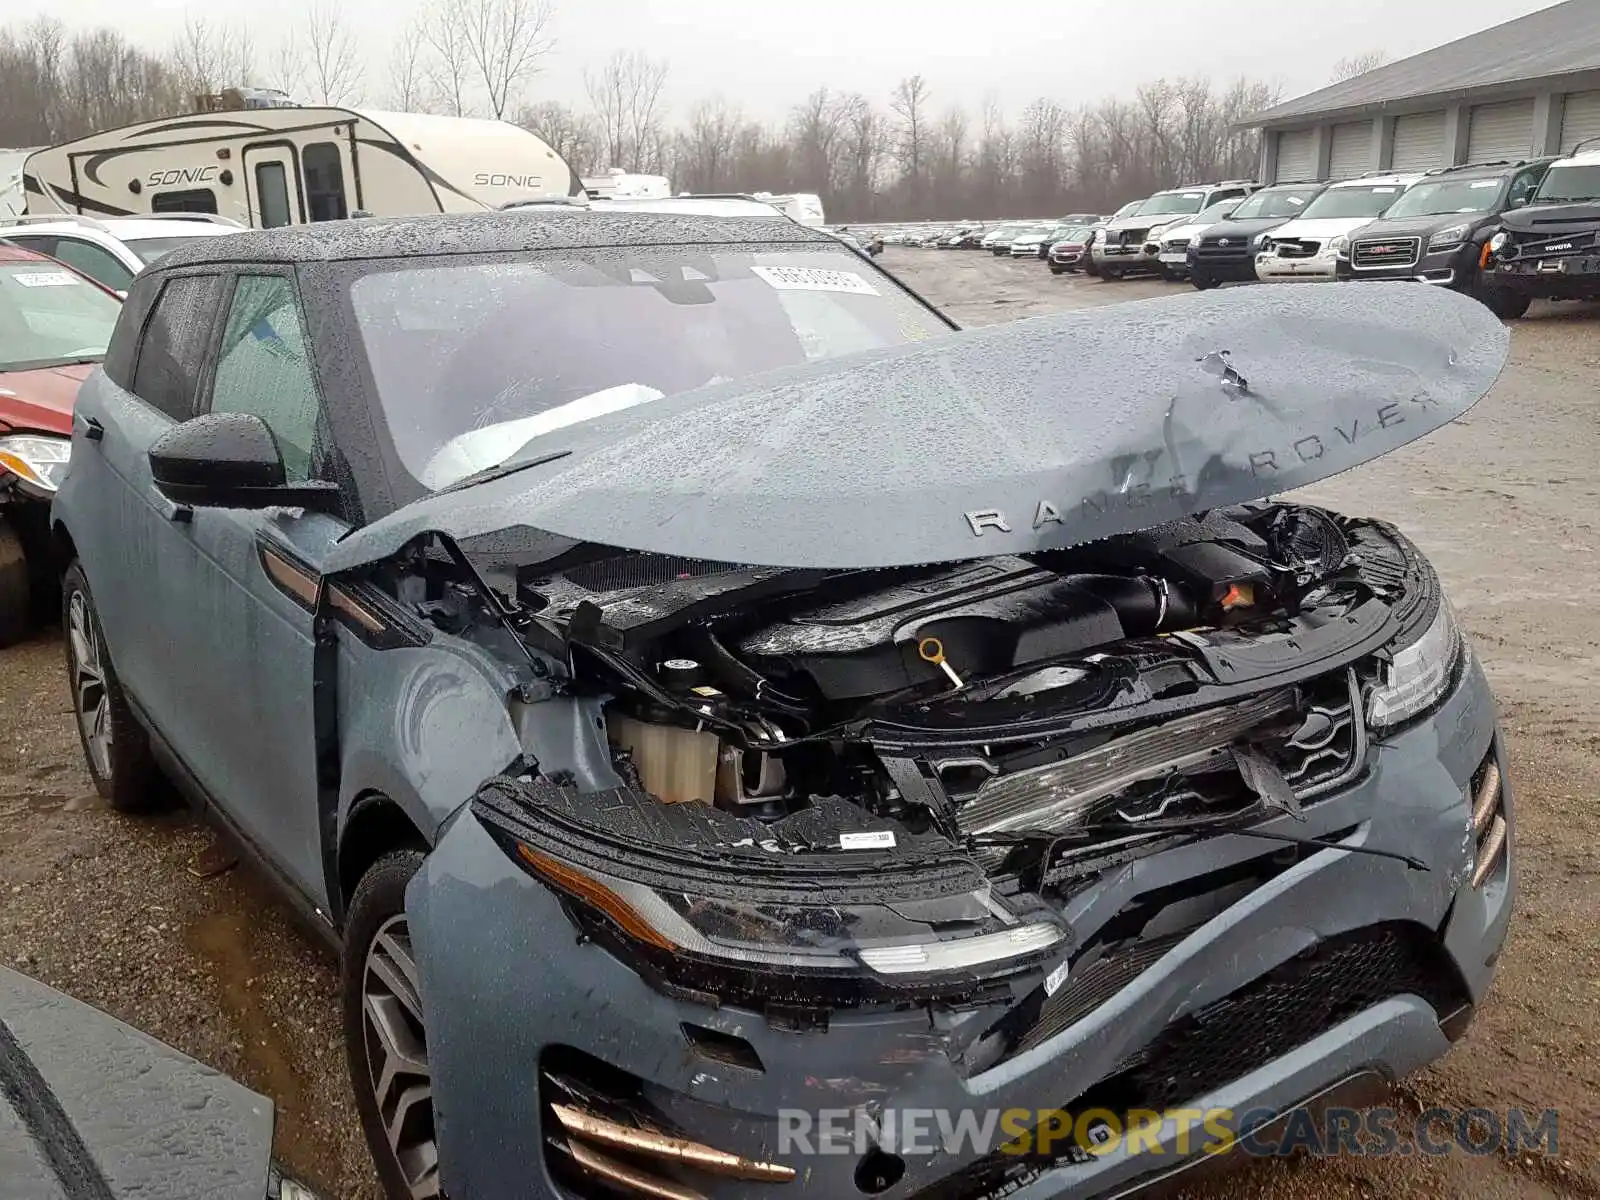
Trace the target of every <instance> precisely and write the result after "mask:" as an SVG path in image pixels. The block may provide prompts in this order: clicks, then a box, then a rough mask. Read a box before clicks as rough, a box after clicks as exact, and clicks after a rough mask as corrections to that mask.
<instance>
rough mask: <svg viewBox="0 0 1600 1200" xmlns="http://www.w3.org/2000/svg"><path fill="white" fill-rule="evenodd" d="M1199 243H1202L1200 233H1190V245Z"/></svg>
mask: <svg viewBox="0 0 1600 1200" xmlns="http://www.w3.org/2000/svg"><path fill="white" fill-rule="evenodd" d="M1199 244H1200V235H1199V234H1198V233H1191V234H1190V235H1189V245H1191V246H1198V245H1199Z"/></svg>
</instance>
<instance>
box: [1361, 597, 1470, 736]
mask: <svg viewBox="0 0 1600 1200" xmlns="http://www.w3.org/2000/svg"><path fill="white" fill-rule="evenodd" d="M1467 653H1469V651H1468V650H1467V645H1466V639H1465V638H1464V637H1462V636H1461V630H1460V627H1459V626H1457V624H1456V617H1455V613H1454V612H1452V611H1451V608H1450V601H1448V600H1446V599H1445V598H1444V597H1443V596H1440V597H1439V612H1438V614H1437V615H1436V616H1435V617H1434V618H1433V622H1432V624H1430V625H1429V626H1428V628H1427V629H1426V630H1424V631H1423V634H1422V636H1421V637H1419V638H1418V639H1417V640H1416V641H1414V642H1412V643H1411V644H1410V645H1408V646H1405V647H1404V648H1402V649H1400V650H1397V651H1395V652H1394V657H1393V659H1392V660H1391V661H1390V663H1389V665H1388V666H1387V667H1386V668H1385V669H1384V672H1383V678H1382V682H1380V683H1379V684H1378V686H1376V687H1374V688H1373V689H1372V691H1371V692H1369V693H1368V695H1367V724H1369V725H1371V726H1373V727H1374V728H1376V729H1382V728H1385V727H1387V726H1391V725H1399V724H1402V723H1403V722H1406V721H1409V720H1411V718H1412V717H1415V716H1417V715H1418V714H1420V713H1423V712H1426V711H1427V710H1428V709H1430V708H1432V707H1433V706H1434V705H1435V704H1436V703H1438V701H1439V698H1440V697H1441V696H1443V695H1444V693H1445V690H1446V689H1447V688H1449V686H1450V680H1451V679H1452V678H1453V677H1454V675H1455V669H1456V663H1457V662H1458V661H1459V660H1460V659H1461V658H1463V657H1464V656H1465V655H1466V654H1467Z"/></svg>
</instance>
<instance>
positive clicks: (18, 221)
mask: <svg viewBox="0 0 1600 1200" xmlns="http://www.w3.org/2000/svg"><path fill="white" fill-rule="evenodd" d="M53 222H60V223H63V224H71V225H84V226H87V227H88V228H90V229H98V230H99V231H100V232H101V233H110V232H111V229H110V228H109V227H108V226H107V225H106V224H105V222H103V221H96V220H95V219H94V218H93V217H85V216H83V215H82V214H80V213H26V214H19V215H18V216H14V217H0V225H41V224H43V225H47V224H51V223H53Z"/></svg>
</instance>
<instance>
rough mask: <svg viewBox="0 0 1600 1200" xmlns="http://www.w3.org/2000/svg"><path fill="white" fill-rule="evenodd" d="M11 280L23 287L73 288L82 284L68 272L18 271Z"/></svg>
mask: <svg viewBox="0 0 1600 1200" xmlns="http://www.w3.org/2000/svg"><path fill="white" fill-rule="evenodd" d="M11 278H13V279H15V280H16V281H17V282H18V283H20V284H21V285H22V286H23V287H74V286H76V285H77V284H78V283H80V282H82V281H81V280H80V279H79V278H78V277H77V276H76V275H74V274H72V273H71V272H70V271H18V272H16V273H15V274H13V275H12V276H11Z"/></svg>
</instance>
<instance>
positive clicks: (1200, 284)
mask: <svg viewBox="0 0 1600 1200" xmlns="http://www.w3.org/2000/svg"><path fill="white" fill-rule="evenodd" d="M1189 282H1190V283H1192V284H1194V286H1195V290H1196V291H1199V292H1206V291H1210V290H1211V289H1212V288H1214V287H1219V286H1221V285H1219V284H1218V283H1217V281H1216V280H1215V279H1212V278H1211V277H1210V276H1209V275H1196V274H1194V273H1193V272H1191V273H1190V275H1189Z"/></svg>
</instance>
